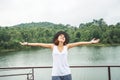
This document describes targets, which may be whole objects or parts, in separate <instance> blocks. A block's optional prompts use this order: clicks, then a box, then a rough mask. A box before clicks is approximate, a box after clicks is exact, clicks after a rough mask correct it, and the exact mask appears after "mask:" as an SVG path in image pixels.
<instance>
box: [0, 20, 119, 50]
mask: <svg viewBox="0 0 120 80" xmlns="http://www.w3.org/2000/svg"><path fill="white" fill-rule="evenodd" d="M60 30H62V31H66V32H67V33H68V34H69V36H70V42H77V41H89V40H91V39H92V38H94V37H95V38H100V39H101V43H104V44H120V23H117V24H116V25H107V24H106V23H105V22H104V20H103V19H99V20H93V21H92V22H89V23H81V24H80V25H79V27H74V26H71V25H69V24H67V25H63V24H54V23H50V22H39V23H34V22H32V23H25V24H19V25H15V26H11V27H0V51H1V50H3V49H15V50H16V49H23V48H28V47H25V46H21V45H20V44H19V42H20V41H22V42H23V41H27V42H44V43H51V42H52V38H53V36H54V34H55V33H56V32H58V31H60ZM29 48H30V47H29Z"/></svg>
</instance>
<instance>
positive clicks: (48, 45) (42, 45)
mask: <svg viewBox="0 0 120 80" xmlns="http://www.w3.org/2000/svg"><path fill="white" fill-rule="evenodd" d="M20 44H21V45H23V46H40V47H45V48H51V49H52V48H53V44H45V43H28V42H20Z"/></svg>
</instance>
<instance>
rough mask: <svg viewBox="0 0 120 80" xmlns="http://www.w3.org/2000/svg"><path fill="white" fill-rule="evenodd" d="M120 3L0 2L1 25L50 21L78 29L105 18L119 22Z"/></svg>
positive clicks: (72, 0) (67, 0) (94, 0)
mask: <svg viewBox="0 0 120 80" xmlns="http://www.w3.org/2000/svg"><path fill="white" fill-rule="evenodd" d="M119 10H120V3H119V0H99V1H98V0H0V25H2V26H9V25H15V24H19V23H26V22H32V21H33V22H40V21H48V22H53V23H63V24H71V25H73V26H78V25H79V24H80V23H82V22H84V23H85V22H89V21H92V20H93V19H99V18H103V19H104V20H105V21H106V22H107V23H109V24H111V23H112V24H115V23H117V22H119V20H120V18H119V16H120V11H119Z"/></svg>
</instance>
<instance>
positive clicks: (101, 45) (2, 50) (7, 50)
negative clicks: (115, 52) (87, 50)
mask: <svg viewBox="0 0 120 80" xmlns="http://www.w3.org/2000/svg"><path fill="white" fill-rule="evenodd" d="M85 46H90V47H92V46H98V47H109V46H120V44H101V43H99V44H92V45H85ZM31 49H32V50H36V49H43V48H41V47H31V48H30V47H29V48H24V49H23V48H22V49H1V50H0V52H14V51H20V50H31Z"/></svg>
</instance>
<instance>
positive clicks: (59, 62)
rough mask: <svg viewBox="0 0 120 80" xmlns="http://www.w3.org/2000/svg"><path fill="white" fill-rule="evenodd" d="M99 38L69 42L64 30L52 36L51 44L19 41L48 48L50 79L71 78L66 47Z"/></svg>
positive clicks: (62, 79) (91, 42)
mask: <svg viewBox="0 0 120 80" xmlns="http://www.w3.org/2000/svg"><path fill="white" fill-rule="evenodd" d="M98 42H99V39H92V40H91V41H89V42H75V43H69V36H68V34H67V33H66V32H63V31H59V32H58V33H56V34H55V36H54V38H53V44H45V43H28V42H24V43H22V42H20V44H21V45H24V46H40V47H45V48H50V49H51V50H52V56H53V68H52V80H72V78H71V71H70V68H69V65H68V62H67V55H68V49H70V48H72V47H76V46H80V45H87V44H95V43H98Z"/></svg>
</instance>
